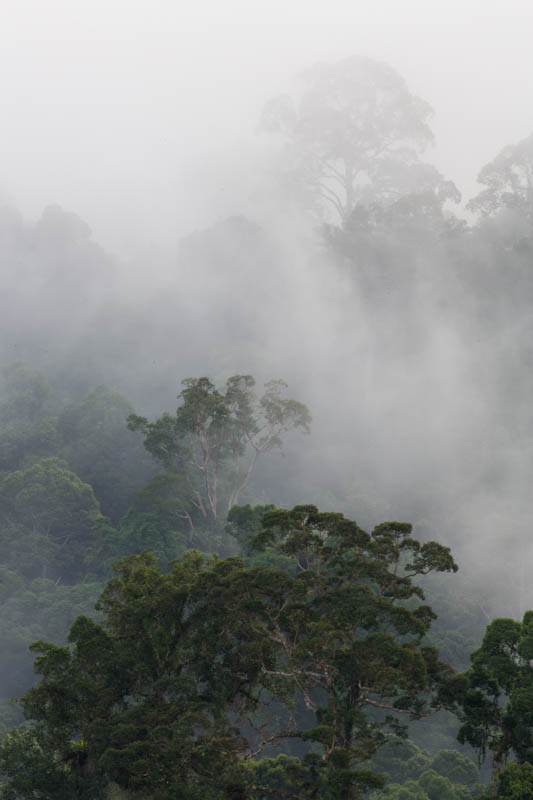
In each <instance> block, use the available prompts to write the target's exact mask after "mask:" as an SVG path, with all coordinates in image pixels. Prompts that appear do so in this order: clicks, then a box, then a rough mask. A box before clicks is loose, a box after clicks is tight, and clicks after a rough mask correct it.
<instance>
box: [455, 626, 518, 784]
mask: <svg viewBox="0 0 533 800" xmlns="http://www.w3.org/2000/svg"><path fill="white" fill-rule="evenodd" d="M471 661H472V665H471V667H470V669H469V670H468V671H467V672H466V673H465V675H466V677H467V678H468V691H467V693H466V695H465V697H464V702H463V724H462V726H461V728H460V730H459V740H460V741H462V742H468V743H469V744H471V745H472V746H473V747H475V748H476V749H477V750H478V751H479V753H480V756H481V757H483V758H484V757H485V755H486V753H487V752H490V753H491V754H492V757H493V760H494V763H495V766H496V767H497V768H501V767H502V766H503V765H505V763H506V761H507V760H508V759H510V758H513V759H516V760H518V762H519V763H521V764H523V763H533V666H532V664H533V611H528V612H526V614H525V615H524V618H523V620H522V622H518V621H516V620H513V619H495V620H493V622H491V623H490V625H489V626H488V627H487V630H486V633H485V636H484V637H483V641H482V643H481V647H480V648H479V649H478V650H476V651H475V652H474V653H472V656H471Z"/></svg>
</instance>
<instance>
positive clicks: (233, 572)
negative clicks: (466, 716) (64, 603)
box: [0, 506, 456, 800]
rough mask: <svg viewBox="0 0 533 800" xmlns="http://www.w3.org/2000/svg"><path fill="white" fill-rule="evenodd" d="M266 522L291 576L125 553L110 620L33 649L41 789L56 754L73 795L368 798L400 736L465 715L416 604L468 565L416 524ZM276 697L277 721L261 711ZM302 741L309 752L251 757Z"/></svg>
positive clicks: (328, 518) (109, 600)
mask: <svg viewBox="0 0 533 800" xmlns="http://www.w3.org/2000/svg"><path fill="white" fill-rule="evenodd" d="M238 516H239V515H237V517H238ZM247 516H251V519H252V520H253V517H254V514H253V511H252V510H251V509H244V510H243V512H242V514H241V517H240V519H241V522H242V520H243V519H244V518H246V517H247ZM264 524H265V526H266V527H265V528H264V529H263V530H262V531H260V532H259V533H257V534H256V536H255V542H254V543H253V545H252V546H255V547H261V546H263V545H264V544H265V543H266V544H268V546H270V547H271V548H273V550H274V551H277V552H278V553H279V554H280V555H283V556H284V557H285V559H288V561H289V562H290V568H288V569H287V568H281V567H280V566H279V565H277V566H268V565H257V566H250V567H247V566H245V564H244V563H243V561H242V560H241V559H238V558H227V559H224V560H219V559H218V558H216V557H214V558H212V559H210V560H209V561H206V560H205V559H204V558H203V557H202V556H200V555H199V554H198V553H194V552H190V553H188V554H187V555H186V556H185V557H184V559H183V560H182V561H174V562H172V563H171V564H170V566H169V571H168V572H167V573H164V572H162V571H161V569H160V567H159V566H158V565H157V563H156V560H155V558H154V557H153V556H149V555H147V554H144V555H140V556H132V557H129V558H125V559H122V560H121V561H120V562H119V563H118V565H117V572H118V575H117V577H116V578H114V579H113V580H111V581H110V582H109V584H108V585H107V587H106V589H105V590H104V592H103V594H102V597H101V600H100V602H99V606H98V607H99V610H100V611H101V613H102V614H103V621H102V622H101V623H97V622H94V621H92V620H90V619H89V618H87V617H83V616H82V617H79V618H78V619H77V620H76V621H75V623H74V625H73V626H72V628H71V630H70V633H69V636H68V646H66V647H58V646H57V645H53V644H48V643H45V642H43V641H39V642H36V643H35V644H34V645H33V646H32V649H33V651H34V652H35V653H37V659H36V662H35V669H36V671H37V673H38V674H39V675H40V682H39V683H38V684H37V686H35V687H34V688H33V689H31V690H30V691H29V692H27V693H26V695H25V696H24V698H23V700H22V706H23V709H24V713H25V715H26V716H27V717H28V719H30V720H32V721H33V722H32V724H33V727H32V729H31V733H30V734H29V735H31V737H33V738H32V739H31V747H30V746H29V747H28V748H26V751H27V752H29V753H30V756H24V757H25V758H28V757H29V758H30V760H31V761H32V764H30V767H29V771H30V774H32V775H34V781H33V783H31V784H30V787H31V790H32V791H33V790H34V789H35V790H37V791H39V790H41V784H42V788H43V791H44V790H45V789H46V786H47V784H46V781H47V780H48V778H46V776H45V775H43V774H42V772H40V771H39V770H41V765H42V762H43V759H42V758H41V756H42V754H47V756H48V758H49V760H50V761H51V762H52V763H55V764H61V769H60V771H59V777H58V775H56V774H55V773H54V776H53V777H54V780H56V779H57V780H59V779H61V780H63V779H65V780H66V781H67V785H68V786H69V787H71V788H70V789H69V790H70V791H74V788H73V787H78V786H79V787H82V788H83V791H89V790H90V791H92V792H94V793H96V794H97V795H98V793H99V792H100V793H102V792H103V791H104V790H105V788H106V787H107V786H109V785H110V784H114V785H116V786H118V787H119V788H121V789H124V790H126V791H128V792H133V793H140V794H141V795H143V793H144V794H146V793H147V792H148V793H149V795H150V797H154V798H160V800H167V799H168V800H170V799H171V798H175V797H178V796H184V797H187V798H196V797H198V798H200V796H206V795H207V796H209V797H210V798H211V797H212V798H218V797H220V798H228V797H243V798H246V797H250V798H254V799H255V798H260V797H263V796H264V795H268V793H269V791H270V793H271V792H272V791H273V790H279V792H280V796H283V793H285V795H286V796H287V797H291V796H293V797H294V796H296V797H300V798H322V800H349V798H354V800H355V798H360V797H362V796H363V795H364V793H365V792H367V791H368V790H370V789H376V788H377V787H379V786H380V785H381V784H382V778H381V777H380V776H376V775H375V774H374V773H372V772H371V771H369V770H368V769H367V768H366V767H365V764H364V762H366V761H367V760H368V758H369V756H371V755H372V754H373V753H374V752H375V751H376V749H377V748H378V747H379V746H380V745H381V744H382V743H383V741H384V731H385V730H386V729H392V730H396V729H397V728H398V719H399V718H400V717H401V716H402V715H406V716H407V718H418V717H420V716H422V715H423V714H425V713H426V712H428V711H432V710H434V709H437V708H439V707H441V706H443V705H444V706H453V703H454V701H453V689H454V682H455V679H454V676H453V673H452V671H451V670H450V669H449V668H448V667H447V666H446V665H445V664H443V663H442V662H440V661H439V659H438V656H437V653H436V651H434V650H433V649H432V648H429V647H426V646H424V645H423V644H422V638H423V636H424V634H425V632H426V631H427V629H428V627H429V625H430V623H431V620H432V618H433V616H434V615H433V614H432V613H431V610H430V609H429V608H427V607H426V606H423V605H417V604H416V603H414V606H413V608H412V609H411V610H410V609H408V608H407V607H406V605H405V602H404V601H405V600H407V599H409V598H412V599H413V600H414V599H415V598H419V599H422V598H423V593H422V591H421V590H420V589H419V587H418V586H417V585H416V583H415V582H414V579H415V578H416V577H417V576H418V575H423V574H427V573H428V572H431V571H433V570H435V571H437V572H439V571H450V570H454V569H456V567H455V564H454V562H453V559H452V558H451V555H450V553H449V550H448V549H447V548H444V547H442V546H439V545H437V544H435V543H426V544H425V545H421V544H420V543H418V542H417V541H416V540H414V539H412V537H411V536H410V533H411V529H410V526H409V525H405V524H401V523H386V524H384V525H381V526H378V527H377V528H376V529H375V530H374V531H373V533H372V534H368V533H366V532H365V531H363V530H362V529H360V528H359V527H358V526H357V525H356V523H354V522H351V521H350V520H347V519H345V518H344V517H343V516H342V514H337V513H326V514H321V513H319V512H318V511H317V509H316V508H315V507H314V506H299V507H296V508H294V509H293V510H292V511H283V510H281V509H273V510H271V511H269V512H267V513H266V514H265V515H264ZM267 697H268V698H270V699H271V700H272V701H273V702H275V703H277V704H278V706H279V708H280V714H279V715H278V718H277V719H272V718H270V719H269V718H268V717H266V718H265V715H264V712H263V702H264V700H265V698H267ZM299 704H303V705H305V706H306V708H307V712H308V717H306V718H302V720H301V721H303V722H304V723H305V724H304V725H303V726H300V725H299V724H298V719H299V718H295V716H294V709H295V708H296V707H297V706H298V705H299ZM373 709H378V710H379V713H380V714H382V712H383V711H387V712H388V717H387V718H384V717H383V714H382V717H381V718H379V717H378V718H376V715H375V714H373V713H372V712H373ZM17 735H18V734H17ZM294 739H296V740H299V741H300V742H301V744H302V747H303V754H302V756H301V757H300V758H297V759H295V758H294V757H292V758H291V757H288V758H281V759H275V760H272V759H267V760H266V761H264V762H262V761H261V760H257V761H256V762H254V763H251V761H250V757H251V756H252V755H253V754H254V753H255V754H256V755H257V756H259V755H261V754H262V752H263V750H264V749H265V747H269V746H270V745H271V744H276V743H277V744H279V743H281V742H283V741H287V740H294ZM9 742H10V740H9V739H8V740H7V743H6V744H4V746H2V747H0V758H1V759H2V764H3V769H4V772H5V774H6V776H7V778H8V780H7V782H6V788H5V791H6V792H8V793H9V792H10V791H11V792H14V791H18V792H19V795H20V798H21V800H22V798H25V797H31V796H32V795H31V792H30V788H24V787H22V788H18V784H17V780H18V775H19V770H20V768H21V760H20V759H21V753H20V750H17V749H16V748H15V749H13V748H10V744H9ZM32 753H33V756H32V755H31V754H32ZM44 760H46V759H44ZM24 768H26V767H24ZM65 776H66V777H65ZM260 781H261V783H260ZM272 786H274V787H275V788H274V789H272ZM276 787H277V789H276ZM76 791H78V790H77V789H76ZM294 792H296V794H294ZM6 796H9V794H7V795H6ZM73 796H77V795H73Z"/></svg>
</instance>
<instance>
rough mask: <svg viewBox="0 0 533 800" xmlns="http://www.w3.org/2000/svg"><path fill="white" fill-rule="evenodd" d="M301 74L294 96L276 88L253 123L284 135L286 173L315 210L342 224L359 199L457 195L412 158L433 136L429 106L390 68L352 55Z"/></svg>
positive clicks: (377, 200) (416, 157) (386, 200)
mask: <svg viewBox="0 0 533 800" xmlns="http://www.w3.org/2000/svg"><path fill="white" fill-rule="evenodd" d="M303 78H304V90H303V93H302V94H301V96H300V98H299V99H298V100H297V101H294V100H293V99H292V98H291V97H290V96H288V95H282V96H279V97H276V98H273V99H272V100H270V101H269V102H268V103H267V104H266V106H265V108H264V110H263V115H262V120H261V127H262V128H263V129H264V130H266V131H269V132H272V133H279V134H281V135H282V136H283V138H284V139H285V141H286V142H287V149H286V154H287V157H288V161H289V174H290V176H291V177H292V179H293V181H294V182H295V184H296V185H298V187H299V188H300V189H301V188H304V190H306V193H307V195H308V200H309V201H310V202H311V203H312V204H313V205H314V207H315V209H320V210H321V211H322V212H324V211H326V216H328V217H329V218H330V219H331V218H333V219H334V220H335V221H337V222H341V223H342V222H344V221H345V220H346V219H348V218H349V216H350V215H351V213H352V211H353V209H354V208H355V206H356V205H358V204H360V203H362V204H363V205H369V204H372V203H383V204H389V203H391V202H394V201H396V200H398V199H399V198H400V197H403V196H405V195H410V194H413V193H415V194H418V193H420V192H422V193H425V192H428V191H431V192H433V193H435V194H436V195H437V196H438V197H439V199H440V200H441V201H442V202H444V200H446V199H452V200H455V201H457V200H458V199H459V193H458V191H457V189H456V187H455V186H454V185H453V183H451V182H450V181H445V180H444V179H443V178H442V176H441V175H440V174H439V173H438V171H437V170H436V169H435V168H434V167H433V166H431V165H429V164H425V163H423V162H422V161H421V160H420V155H421V153H423V152H424V150H425V149H426V147H427V146H428V145H429V144H430V143H431V142H432V141H433V134H432V132H431V129H430V127H429V125H428V119H429V117H430V116H431V114H432V110H431V107H430V106H429V105H428V103H426V102H425V101H423V100H421V99H420V98H419V97H416V96H415V95H413V94H411V92H410V91H409V89H408V87H407V85H406V83H405V81H404V80H403V78H402V77H401V76H400V75H398V73H397V72H395V70H393V69H392V68H391V67H389V66H388V65H387V64H384V63H382V62H379V61H373V60H372V59H369V58H364V57H360V56H353V57H351V58H347V59H344V60H342V61H338V62H336V63H334V64H317V65H315V66H314V67H313V68H312V69H310V70H308V71H307V72H305V73H304V75H303ZM327 212H329V214H327Z"/></svg>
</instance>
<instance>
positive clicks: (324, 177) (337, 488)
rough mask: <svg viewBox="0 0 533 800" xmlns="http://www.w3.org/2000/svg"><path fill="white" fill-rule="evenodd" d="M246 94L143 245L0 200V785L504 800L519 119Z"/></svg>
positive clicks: (515, 521)
mask: <svg viewBox="0 0 533 800" xmlns="http://www.w3.org/2000/svg"><path fill="white" fill-rule="evenodd" d="M263 100H264V104H263V106H262V112H261V114H260V119H259V121H258V120H256V119H251V120H250V128H253V127H254V126H256V127H257V136H259V137H261V141H262V142H263V145H262V147H263V149H262V150H261V153H262V154H263V160H262V162H261V163H258V164H257V170H256V176H255V177H254V181H255V183H254V186H255V189H254V191H253V193H251V194H247V193H243V197H242V206H241V208H239V209H236V210H235V213H233V214H231V215H229V216H227V217H225V218H218V219H216V218H215V219H213V218H207V216H208V215H207V212H206V223H205V226H204V227H202V228H198V229H196V230H191V231H190V232H189V233H188V234H187V235H185V236H183V237H181V238H180V240H179V242H178V243H177V245H176V247H175V248H174V250H172V252H169V251H168V250H165V249H163V248H158V247H157V245H155V244H154V245H153V246H150V247H147V248H146V249H145V251H143V252H140V253H139V254H138V255H137V256H135V257H131V258H125V257H120V256H118V255H114V254H112V253H110V252H108V250H107V249H106V248H104V247H103V246H101V245H100V244H99V243H98V242H97V241H95V238H94V237H93V235H92V233H91V229H90V227H89V224H88V222H86V221H84V220H82V219H81V218H80V217H79V216H78V215H77V214H76V213H75V212H74V211H73V210H70V209H64V208H62V207H61V206H60V205H57V204H50V205H48V206H46V207H45V208H44V210H43V212H42V214H41V215H40V216H39V218H38V219H37V220H30V221H29V220H28V219H27V218H26V217H25V216H24V215H23V214H22V213H21V212H20V211H19V210H18V209H17V208H16V207H15V205H13V204H10V203H5V204H3V205H2V206H1V207H0V263H1V264H2V292H1V294H0V311H1V313H0V324H1V326H2V336H1V337H0V368H1V371H0V602H1V604H2V613H1V615H0V638H1V643H2V646H1V649H0V663H1V667H0V797H1V798H4V799H5V800H63V798H64V799H65V800H70V798H72V799H74V798H79V800H180V799H181V798H183V800H206V798H207V799H208V800H271V798H280V800H284V799H285V798H286V800H351V799H353V800H358V799H362V798H367V799H368V800H484V799H485V800H487V799H488V798H489V797H497V798H511V799H512V800H527V799H528V798H533V589H532V584H531V580H530V575H529V564H530V563H532V556H533V553H532V537H531V519H532V506H531V502H532V501H531V486H532V484H533V406H532V403H531V397H532V394H533V317H532V314H531V307H532V303H533V133H531V134H530V135H529V136H527V134H528V132H527V131H526V132H523V131H522V132H520V131H518V132H517V137H516V141H515V142H511V143H509V145H508V146H507V147H505V148H504V149H503V150H502V151H501V152H499V153H495V154H494V157H493V159H492V160H491V161H490V162H489V163H487V164H485V165H483V164H479V165H477V167H478V169H479V176H478V182H479V192H478V193H477V194H475V195H474V196H473V197H470V198H463V197H462V195H461V192H460V187H457V186H456V185H455V183H454V182H453V181H451V180H450V179H449V178H448V177H447V176H446V175H443V174H442V173H441V172H440V171H439V170H438V169H437V168H436V167H435V166H434V165H433V164H432V163H431V161H430V160H429V157H428V148H429V147H430V146H431V144H432V142H433V132H432V128H431V118H432V113H433V112H432V109H431V107H430V106H429V104H428V103H427V102H426V101H425V100H423V99H421V98H419V97H418V96H416V95H415V94H413V93H412V92H411V90H410V88H409V86H408V85H407V83H406V81H405V80H404V79H403V77H402V76H401V75H400V74H399V73H398V72H397V71H396V70H395V69H393V68H392V67H390V66H389V65H388V64H385V63H383V62H381V61H377V60H373V59H371V58H366V57H363V56H353V57H350V58H345V59H342V60H339V61H331V62H324V63H319V64H316V65H315V66H314V67H311V68H309V69H307V70H306V71H304V72H303V73H302V74H301V75H300V76H299V79H298V80H297V81H296V83H295V84H294V85H291V86H290V87H289V88H288V90H287V92H286V93H285V94H281V95H279V96H276V97H274V98H271V99H270V100H269V99H268V98H263ZM524 134H525V135H526V137H527V138H521V137H523V136H524ZM213 180H214V182H216V176H214V178H213ZM206 207H207V206H206Z"/></svg>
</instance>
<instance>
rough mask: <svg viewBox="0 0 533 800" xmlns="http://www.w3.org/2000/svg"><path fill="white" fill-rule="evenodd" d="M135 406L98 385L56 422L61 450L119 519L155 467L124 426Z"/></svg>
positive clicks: (105, 509) (108, 513) (104, 507)
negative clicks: (135, 492)
mask: <svg viewBox="0 0 533 800" xmlns="http://www.w3.org/2000/svg"><path fill="white" fill-rule="evenodd" d="M132 410H133V409H132V407H131V405H130V404H129V403H128V402H127V401H126V400H125V399H124V398H123V397H122V395H120V394H119V393H118V392H116V391H113V390H112V389H108V388H107V387H106V386H98V387H97V388H96V389H93V391H91V392H90V393H89V394H88V395H87V396H86V397H85V398H83V400H81V401H80V402H79V403H71V404H69V405H67V406H66V407H65V408H64V409H63V410H62V411H61V413H60V415H59V418H58V422H57V429H58V437H59V450H58V452H59V455H60V456H61V458H64V459H65V461H67V463H68V465H69V467H70V469H71V470H72V471H73V472H75V473H76V474H77V475H79V477H80V478H81V479H82V480H83V481H84V482H86V483H89V484H90V485H91V486H92V488H93V491H94V493H95V495H96V497H97V498H98V500H99V502H100V505H101V508H102V512H103V513H104V514H105V515H106V516H108V517H110V518H111V520H112V521H113V522H114V523H115V524H118V522H119V520H120V519H121V517H122V516H123V515H124V514H125V513H126V512H127V510H128V507H129V505H130V503H131V500H132V496H133V493H134V491H135V490H136V489H137V488H138V487H139V486H141V485H142V484H143V483H145V482H146V479H147V478H148V477H149V476H150V474H151V472H152V467H151V465H150V463H149V461H150V459H149V457H148V455H147V454H146V452H145V451H144V450H143V448H142V446H141V445H140V443H139V442H137V441H135V440H134V439H133V438H132V437H131V436H130V435H129V433H128V430H127V428H126V419H127V417H128V416H129V415H130V414H131V413H132Z"/></svg>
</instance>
